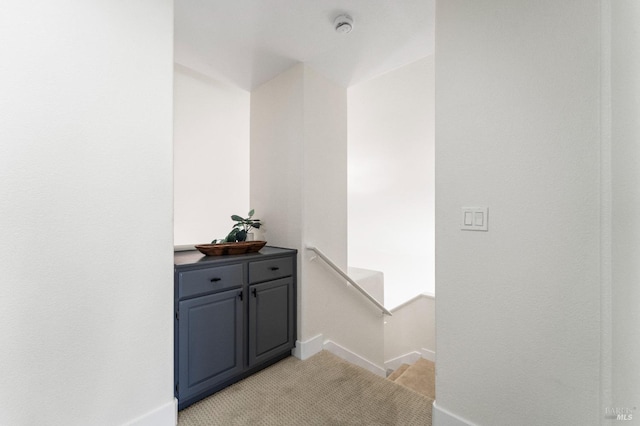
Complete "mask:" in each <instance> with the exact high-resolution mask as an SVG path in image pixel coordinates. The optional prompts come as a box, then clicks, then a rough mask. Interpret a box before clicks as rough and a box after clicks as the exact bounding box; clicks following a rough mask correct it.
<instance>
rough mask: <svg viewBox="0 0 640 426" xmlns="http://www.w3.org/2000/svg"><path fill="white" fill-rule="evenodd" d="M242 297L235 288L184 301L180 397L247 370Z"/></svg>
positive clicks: (180, 346)
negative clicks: (244, 363) (243, 342)
mask: <svg viewBox="0 0 640 426" xmlns="http://www.w3.org/2000/svg"><path fill="white" fill-rule="evenodd" d="M241 299H242V291H241V289H235V290H230V291H225V292H223V293H217V294H212V295H208V296H202V297H198V298H195V299H190V300H185V301H182V302H180V304H179V309H180V319H179V334H178V348H179V349H178V351H179V360H178V364H179V365H178V370H179V374H178V400H184V399H186V398H190V397H191V396H194V395H197V394H198V393H200V392H203V391H206V390H208V389H210V388H211V387H213V386H215V385H216V384H218V383H220V382H222V381H224V380H226V379H229V378H231V377H233V376H234V375H236V374H238V373H240V372H241V371H242V370H243V365H242V363H243V357H242V351H243V347H244V345H243V344H242V339H243V337H242V330H243V328H242V327H243V321H242V318H243V315H242V300H241Z"/></svg>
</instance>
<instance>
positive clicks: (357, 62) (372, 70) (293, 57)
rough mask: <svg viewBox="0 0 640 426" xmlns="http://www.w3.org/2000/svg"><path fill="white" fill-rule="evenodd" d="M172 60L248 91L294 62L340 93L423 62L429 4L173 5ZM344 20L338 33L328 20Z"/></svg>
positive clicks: (405, 0)
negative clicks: (346, 24) (346, 27)
mask: <svg viewBox="0 0 640 426" xmlns="http://www.w3.org/2000/svg"><path fill="white" fill-rule="evenodd" d="M174 4H175V51H174V57H175V61H176V62H177V63H179V64H181V65H184V66H187V67H189V68H191V69H194V70H196V71H198V72H200V73H203V74H205V75H208V76H210V77H213V78H215V79H216V80H219V81H221V82H225V83H228V84H232V85H234V86H237V87H240V88H242V89H245V90H252V89H253V88H255V87H257V86H259V85H260V84H262V83H264V82H266V81H268V80H271V79H272V78H273V77H275V76H277V75H278V74H280V73H281V72H283V71H285V70H287V69H288V68H290V67H291V66H293V65H294V64H296V63H298V62H303V63H306V64H307V65H309V66H310V67H311V68H313V69H314V70H316V71H318V72H320V73H321V74H323V75H325V76H326V77H328V78H330V79H331V80H333V81H335V82H337V83H339V84H341V85H343V86H345V87H348V86H351V85H353V84H356V83H359V82H362V81H365V80H368V79H371V78H373V77H375V76H378V75H380V74H384V73H385V72H388V71H391V70H393V69H395V68H398V67H401V66H403V65H406V64H409V63H411V62H414V61H416V60H418V59H420V58H423V57H425V56H428V55H431V54H432V53H433V46H434V24H435V19H434V17H435V12H434V0H224V1H223V0H176V1H175V3H174ZM342 13H346V14H348V15H350V16H351V17H352V18H353V20H354V21H355V22H354V25H353V31H351V32H350V33H348V34H339V33H337V32H336V31H335V30H334V26H333V21H334V18H335V17H336V16H338V15H340V14H342Z"/></svg>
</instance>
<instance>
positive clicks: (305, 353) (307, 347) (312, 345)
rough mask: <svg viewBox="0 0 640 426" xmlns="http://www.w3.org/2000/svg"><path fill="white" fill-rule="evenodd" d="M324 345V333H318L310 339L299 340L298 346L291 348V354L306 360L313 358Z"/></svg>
mask: <svg viewBox="0 0 640 426" xmlns="http://www.w3.org/2000/svg"><path fill="white" fill-rule="evenodd" d="M323 346H324V344H323V341H322V334H318V335H317V336H315V337H312V338H311V339H309V340H305V341H304V342H301V341H300V340H297V341H296V347H295V348H293V349H292V350H291V355H293V356H294V357H296V358H298V359H300V360H302V361H304V360H305V359H308V358H311V357H312V356H314V355H315V354H317V353H318V352H320V351H321V350H322V348H323Z"/></svg>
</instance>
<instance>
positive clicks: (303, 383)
mask: <svg viewBox="0 0 640 426" xmlns="http://www.w3.org/2000/svg"><path fill="white" fill-rule="evenodd" d="M432 403H433V400H432V399H429V398H427V397H424V396H422V395H419V394H418V393H415V392H413V391H411V390H409V389H407V388H405V387H403V386H400V385H398V384H396V383H394V382H391V381H389V380H386V379H384V378H382V377H379V376H377V375H375V374H373V373H371V372H369V371H367V370H365V369H363V368H360V367H357V366H354V365H353V364H350V363H348V362H346V361H344V360H342V359H341V358H338V357H337V356H335V355H333V354H331V353H329V352H327V351H322V352H320V353H319V354H317V355H314V356H313V357H311V358H309V359H307V360H306V361H300V360H298V359H296V358H294V357H289V358H286V359H284V360H282V361H280V362H279V363H277V364H275V365H273V366H271V367H269V368H267V369H265V370H262V371H260V372H259V373H256V374H254V375H253V376H250V377H248V378H246V379H244V380H242V381H240V382H238V383H236V384H234V385H232V386H230V387H228V388H226V389H224V390H222V391H220V392H218V393H216V394H214V395H211V396H210V397H208V398H206V399H203V400H202V401H200V402H197V403H195V404H194V405H192V406H190V407H188V408H186V409H184V410H182V411H180V412H179V413H178V425H179V426H203V425H273V426H284V425H332V426H333V425H390V426H391V425H393V426H396V425H403V426H404V425H416V426H418V425H420V426H428V425H431V404H432Z"/></svg>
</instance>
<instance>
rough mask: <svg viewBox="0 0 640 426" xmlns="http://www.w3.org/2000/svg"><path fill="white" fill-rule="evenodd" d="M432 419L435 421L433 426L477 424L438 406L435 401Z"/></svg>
mask: <svg viewBox="0 0 640 426" xmlns="http://www.w3.org/2000/svg"><path fill="white" fill-rule="evenodd" d="M431 417H432V419H433V423H432V424H433V426H475V424H474V423H471V422H470V421H469V420H467V419H464V418H462V417H460V416H458V415H457V414H453V413H452V412H451V411H449V410H446V409H444V408H442V407H440V406H439V405H436V401H433V408H432V411H431Z"/></svg>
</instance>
